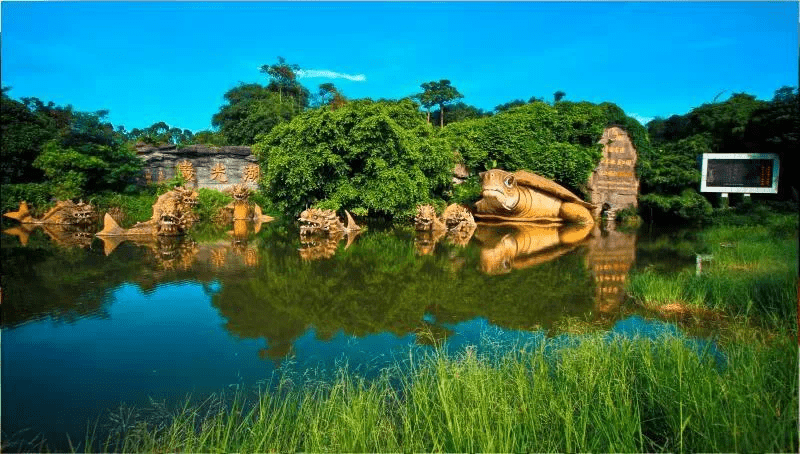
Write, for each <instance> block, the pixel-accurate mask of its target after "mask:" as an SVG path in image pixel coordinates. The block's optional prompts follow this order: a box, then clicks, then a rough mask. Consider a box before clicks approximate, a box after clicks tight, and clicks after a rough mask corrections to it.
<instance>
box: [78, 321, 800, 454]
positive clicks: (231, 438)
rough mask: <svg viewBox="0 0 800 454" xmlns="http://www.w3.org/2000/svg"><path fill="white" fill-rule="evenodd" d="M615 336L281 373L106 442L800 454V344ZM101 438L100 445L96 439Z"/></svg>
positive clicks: (153, 447) (128, 447) (135, 446)
mask: <svg viewBox="0 0 800 454" xmlns="http://www.w3.org/2000/svg"><path fill="white" fill-rule="evenodd" d="M726 354H727V356H728V360H727V362H726V364H725V365H718V364H716V362H715V361H714V359H713V357H712V356H711V355H704V354H702V352H701V353H698V352H697V351H696V349H695V348H692V347H691V346H690V345H689V344H687V343H686V341H685V340H682V339H680V338H677V337H665V338H663V339H658V340H657V341H651V340H647V339H643V338H637V339H633V340H631V339H625V338H621V337H619V338H613V339H612V340H610V341H609V340H608V339H607V338H605V337H603V336H601V335H590V336H587V337H584V338H582V339H581V340H579V341H576V342H575V343H574V344H573V345H570V346H563V345H562V346H560V347H554V346H553V345H552V344H551V345H549V346H542V347H537V348H536V349H534V350H532V351H522V350H517V351H514V352H512V353H509V354H507V355H504V356H502V357H500V358H499V359H498V358H497V357H495V359H489V357H484V356H478V355H476V354H475V353H474V351H473V350H469V349H468V350H466V352H465V353H462V354H460V355H458V356H447V355H445V354H443V353H442V352H441V351H440V352H437V353H433V354H429V355H426V356H424V357H421V358H416V357H414V356H410V357H409V359H408V360H407V361H406V364H403V365H402V366H398V367H395V368H392V369H388V370H385V371H384V372H383V374H382V375H381V376H380V377H379V378H377V379H373V380H369V381H368V380H365V379H363V378H359V377H358V376H356V375H355V374H353V373H350V372H348V371H347V370H344V369H343V370H340V372H339V373H338V375H337V376H336V377H335V379H333V380H331V381H323V382H313V383H305V384H299V382H295V381H293V380H292V377H290V376H284V377H283V379H282V380H281V381H280V383H278V384H276V385H275V386H274V387H273V389H272V390H270V391H261V392H260V393H259V397H258V398H257V399H256V400H255V402H253V403H248V402H245V399H244V398H243V395H242V394H237V395H236V397H235V398H234V399H233V402H232V403H230V404H229V405H223V406H215V408H214V409H208V408H203V407H193V406H190V405H189V404H187V405H186V406H184V407H183V408H181V409H180V410H178V411H177V412H176V414H175V415H174V417H173V419H172V421H171V423H169V424H166V425H161V427H159V426H158V425H154V424H148V423H147V422H146V421H142V422H139V423H138V424H136V427H135V428H134V429H133V430H128V431H127V432H125V433H124V434H123V435H120V436H117V437H109V438H108V439H107V440H105V442H104V443H102V446H96V445H95V447H97V448H99V449H101V450H102V451H124V452H165V451H189V452H266V451H292V452H294V451H327V452H365V451H369V452H376V451H378V452H387V451H392V452H397V451H404V452H410V451H440V452H441V451H446V452H478V451H480V452H487V451H493V452H531V451H540V452H541V451H559V452H575V451H594V452H597V451H605V452H641V451H680V452H686V451H695V452H696V451H713V452H719V451H728V452H730V451H737V452H766V451H770V452H797V450H798V433H797V423H798V414H797V408H798V376H797V367H798V363H797V346H796V345H795V344H794V342H792V341H791V340H789V339H788V336H781V337H780V338H779V340H777V341H776V342H775V343H773V344H771V345H770V346H765V345H747V344H736V345H731V346H729V348H728V351H727V352H726ZM90 441H91V440H90Z"/></svg>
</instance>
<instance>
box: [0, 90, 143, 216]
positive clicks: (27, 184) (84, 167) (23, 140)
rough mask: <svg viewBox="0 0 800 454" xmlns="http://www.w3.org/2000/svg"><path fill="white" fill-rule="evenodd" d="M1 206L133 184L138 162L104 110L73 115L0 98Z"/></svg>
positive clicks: (49, 106) (34, 102)
mask: <svg viewBox="0 0 800 454" xmlns="http://www.w3.org/2000/svg"><path fill="white" fill-rule="evenodd" d="M2 103H3V104H2V117H3V118H2V128H3V131H2V133H3V134H2V141H3V142H2V159H0V162H2V184H3V185H4V188H3V192H4V194H3V207H4V208H8V205H9V204H10V203H12V202H13V201H11V198H12V197H16V198H24V199H29V200H31V201H33V200H36V201H39V202H42V201H47V199H48V198H49V197H50V196H56V197H60V198H75V197H80V196H83V195H86V194H89V193H94V192H98V191H104V190H114V191H122V190H125V189H126V188H127V187H128V186H129V185H131V184H132V183H134V180H135V178H136V176H137V175H138V173H139V171H140V170H141V166H142V163H141V161H140V160H139V159H138V158H137V157H136V155H135V153H134V152H133V151H132V149H131V148H130V147H129V146H128V145H127V144H126V143H125V140H126V137H125V136H124V135H123V134H121V133H120V132H119V131H116V130H114V127H113V126H112V125H111V123H108V122H107V121H105V116H106V115H107V114H108V111H102V110H101V111H97V112H94V113H88V112H78V111H74V110H73V109H72V107H71V106H66V107H60V106H56V105H55V104H53V103H52V102H49V103H47V104H45V103H44V102H42V101H41V100H39V99H37V98H23V99H22V100H21V102H20V101H15V100H13V99H10V98H9V97H8V96H7V95H6V93H5V91H4V92H3V98H2Z"/></svg>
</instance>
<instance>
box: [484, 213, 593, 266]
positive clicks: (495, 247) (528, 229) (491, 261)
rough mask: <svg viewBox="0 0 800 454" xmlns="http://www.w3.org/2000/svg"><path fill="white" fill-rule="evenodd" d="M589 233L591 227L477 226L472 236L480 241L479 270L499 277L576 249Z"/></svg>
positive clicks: (523, 223) (522, 224)
mask: <svg viewBox="0 0 800 454" xmlns="http://www.w3.org/2000/svg"><path fill="white" fill-rule="evenodd" d="M591 230H592V226H591V225H566V226H559V225H541V224H534V223H526V222H520V223H504V224H495V225H490V224H480V225H479V226H478V230H477V231H476V232H475V237H476V238H478V240H479V241H480V242H481V270H482V271H483V272H484V273H487V274H501V273H508V272H510V271H511V270H512V269H521V268H527V267H530V266H533V265H538V264H540V263H544V262H547V261H550V260H553V259H554V258H556V257H559V256H561V255H563V254H566V253H567V252H569V251H571V250H572V249H574V248H575V247H576V246H578V245H579V244H580V243H581V242H582V241H583V240H584V239H585V238H586V237H587V236H588V235H589V232H591Z"/></svg>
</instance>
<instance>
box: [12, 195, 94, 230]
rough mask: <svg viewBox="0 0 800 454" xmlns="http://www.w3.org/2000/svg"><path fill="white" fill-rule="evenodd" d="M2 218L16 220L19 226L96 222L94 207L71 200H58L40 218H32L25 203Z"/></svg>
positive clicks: (21, 203)
mask: <svg viewBox="0 0 800 454" xmlns="http://www.w3.org/2000/svg"><path fill="white" fill-rule="evenodd" d="M3 216H5V217H7V218H11V219H16V220H17V221H19V222H20V223H21V224H56V225H86V224H91V223H93V222H95V221H96V220H97V212H96V211H95V209H94V207H93V206H92V205H90V204H88V203H84V202H83V200H81V201H79V202H78V203H75V202H73V201H72V200H60V201H58V202H56V206H54V207H53V208H51V209H50V210H48V211H47V213H45V214H44V216H42V217H41V218H38V219H37V218H34V217H33V215H32V214H31V212H30V209H29V208H28V204H27V203H26V202H25V201H22V202H20V204H19V209H18V210H17V211H12V212H9V213H6V214H4V215H3Z"/></svg>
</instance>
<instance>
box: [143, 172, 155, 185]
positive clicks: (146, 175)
mask: <svg viewBox="0 0 800 454" xmlns="http://www.w3.org/2000/svg"><path fill="white" fill-rule="evenodd" d="M144 182H145V184H152V183H153V172H151V171H150V170H149V169H148V170H145V171H144Z"/></svg>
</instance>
